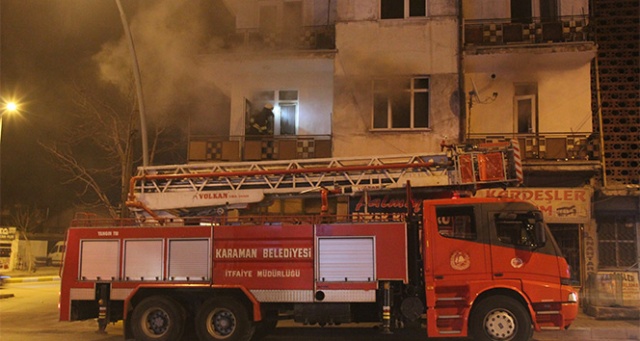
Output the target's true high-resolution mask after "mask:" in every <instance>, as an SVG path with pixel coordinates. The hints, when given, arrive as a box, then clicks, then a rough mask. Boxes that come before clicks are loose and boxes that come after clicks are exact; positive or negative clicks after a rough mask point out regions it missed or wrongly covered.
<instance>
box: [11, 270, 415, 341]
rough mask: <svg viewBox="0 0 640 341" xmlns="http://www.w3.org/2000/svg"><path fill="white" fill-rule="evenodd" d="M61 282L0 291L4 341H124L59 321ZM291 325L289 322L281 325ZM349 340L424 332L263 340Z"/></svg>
mask: <svg viewBox="0 0 640 341" xmlns="http://www.w3.org/2000/svg"><path fill="white" fill-rule="evenodd" d="M59 286H60V282H58V281H50V282H26V283H10V284H7V285H5V286H4V287H3V288H0V293H1V294H13V295H14V297H11V298H6V299H2V300H0V338H1V339H2V340H3V341H14V340H15V341H19V340H20V341H21V340H29V339H33V336H34V335H37V339H38V340H41V341H59V340H83V341H107V340H109V341H111V340H113V341H115V340H123V330H122V323H121V322H119V323H117V324H115V325H112V324H110V325H109V326H108V327H107V334H106V335H105V334H97V333H96V330H97V323H96V322H95V321H93V320H89V321H79V322H59V321H58V308H57V306H58V291H59ZM284 324H285V325H286V326H291V325H292V324H291V323H289V322H286V323H284ZM303 338H304V339H305V340H308V341H324V340H327V341H328V340H331V341H351V340H371V341H376V340H403V341H411V340H424V339H425V338H424V333H423V332H417V333H412V334H405V333H403V334H397V335H382V334H381V333H380V332H379V331H378V330H376V329H374V328H373V327H372V325H370V324H367V325H363V326H360V325H356V327H340V328H337V327H334V328H330V327H326V328H318V327H288V328H279V329H277V330H276V332H275V333H274V334H273V335H271V336H268V337H266V338H264V339H263V340H265V341H293V340H300V339H303Z"/></svg>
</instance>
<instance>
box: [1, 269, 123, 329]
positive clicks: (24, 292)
mask: <svg viewBox="0 0 640 341" xmlns="http://www.w3.org/2000/svg"><path fill="white" fill-rule="evenodd" d="M59 291H60V282H58V281H49V282H30V283H29V282H27V283H10V284H6V285H5V286H4V287H2V288H0V293H1V294H13V295H14V297H11V298H5V299H2V300H0V339H2V340H3V341H18V340H33V339H36V338H37V339H38V340H42V341H59V340H83V341H102V340H122V339H123V337H122V335H123V333H122V324H116V325H115V326H112V325H110V326H109V327H108V334H107V335H101V334H96V333H95V331H96V330H97V323H96V322H95V321H80V322H59V321H58V292H59ZM34 335H37V337H34Z"/></svg>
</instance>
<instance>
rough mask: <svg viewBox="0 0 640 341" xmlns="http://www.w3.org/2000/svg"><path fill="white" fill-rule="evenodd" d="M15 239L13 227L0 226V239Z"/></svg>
mask: <svg viewBox="0 0 640 341" xmlns="http://www.w3.org/2000/svg"><path fill="white" fill-rule="evenodd" d="M14 239H16V228H15V227H0V240H14Z"/></svg>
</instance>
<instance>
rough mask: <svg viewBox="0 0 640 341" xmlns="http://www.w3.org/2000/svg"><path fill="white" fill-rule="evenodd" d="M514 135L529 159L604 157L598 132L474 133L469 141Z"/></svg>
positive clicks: (572, 159)
mask: <svg viewBox="0 0 640 341" xmlns="http://www.w3.org/2000/svg"><path fill="white" fill-rule="evenodd" d="M513 139H517V140H518V142H519V144H520V150H521V156H522V159H523V160H527V161H586V160H593V161H597V160H599V159H600V150H599V140H598V138H597V136H596V134H588V133H577V134H576V133H538V134H500V133H495V134H471V135H469V137H468V138H467V142H468V143H470V144H479V143H494V142H505V141H510V140H513Z"/></svg>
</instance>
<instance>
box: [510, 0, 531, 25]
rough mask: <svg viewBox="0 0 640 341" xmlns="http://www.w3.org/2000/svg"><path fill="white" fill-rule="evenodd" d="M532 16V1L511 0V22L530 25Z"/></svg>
mask: <svg viewBox="0 0 640 341" xmlns="http://www.w3.org/2000/svg"><path fill="white" fill-rule="evenodd" d="M532 16H533V6H532V4H531V0H511V22H514V23H530V22H531V17H532Z"/></svg>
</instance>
